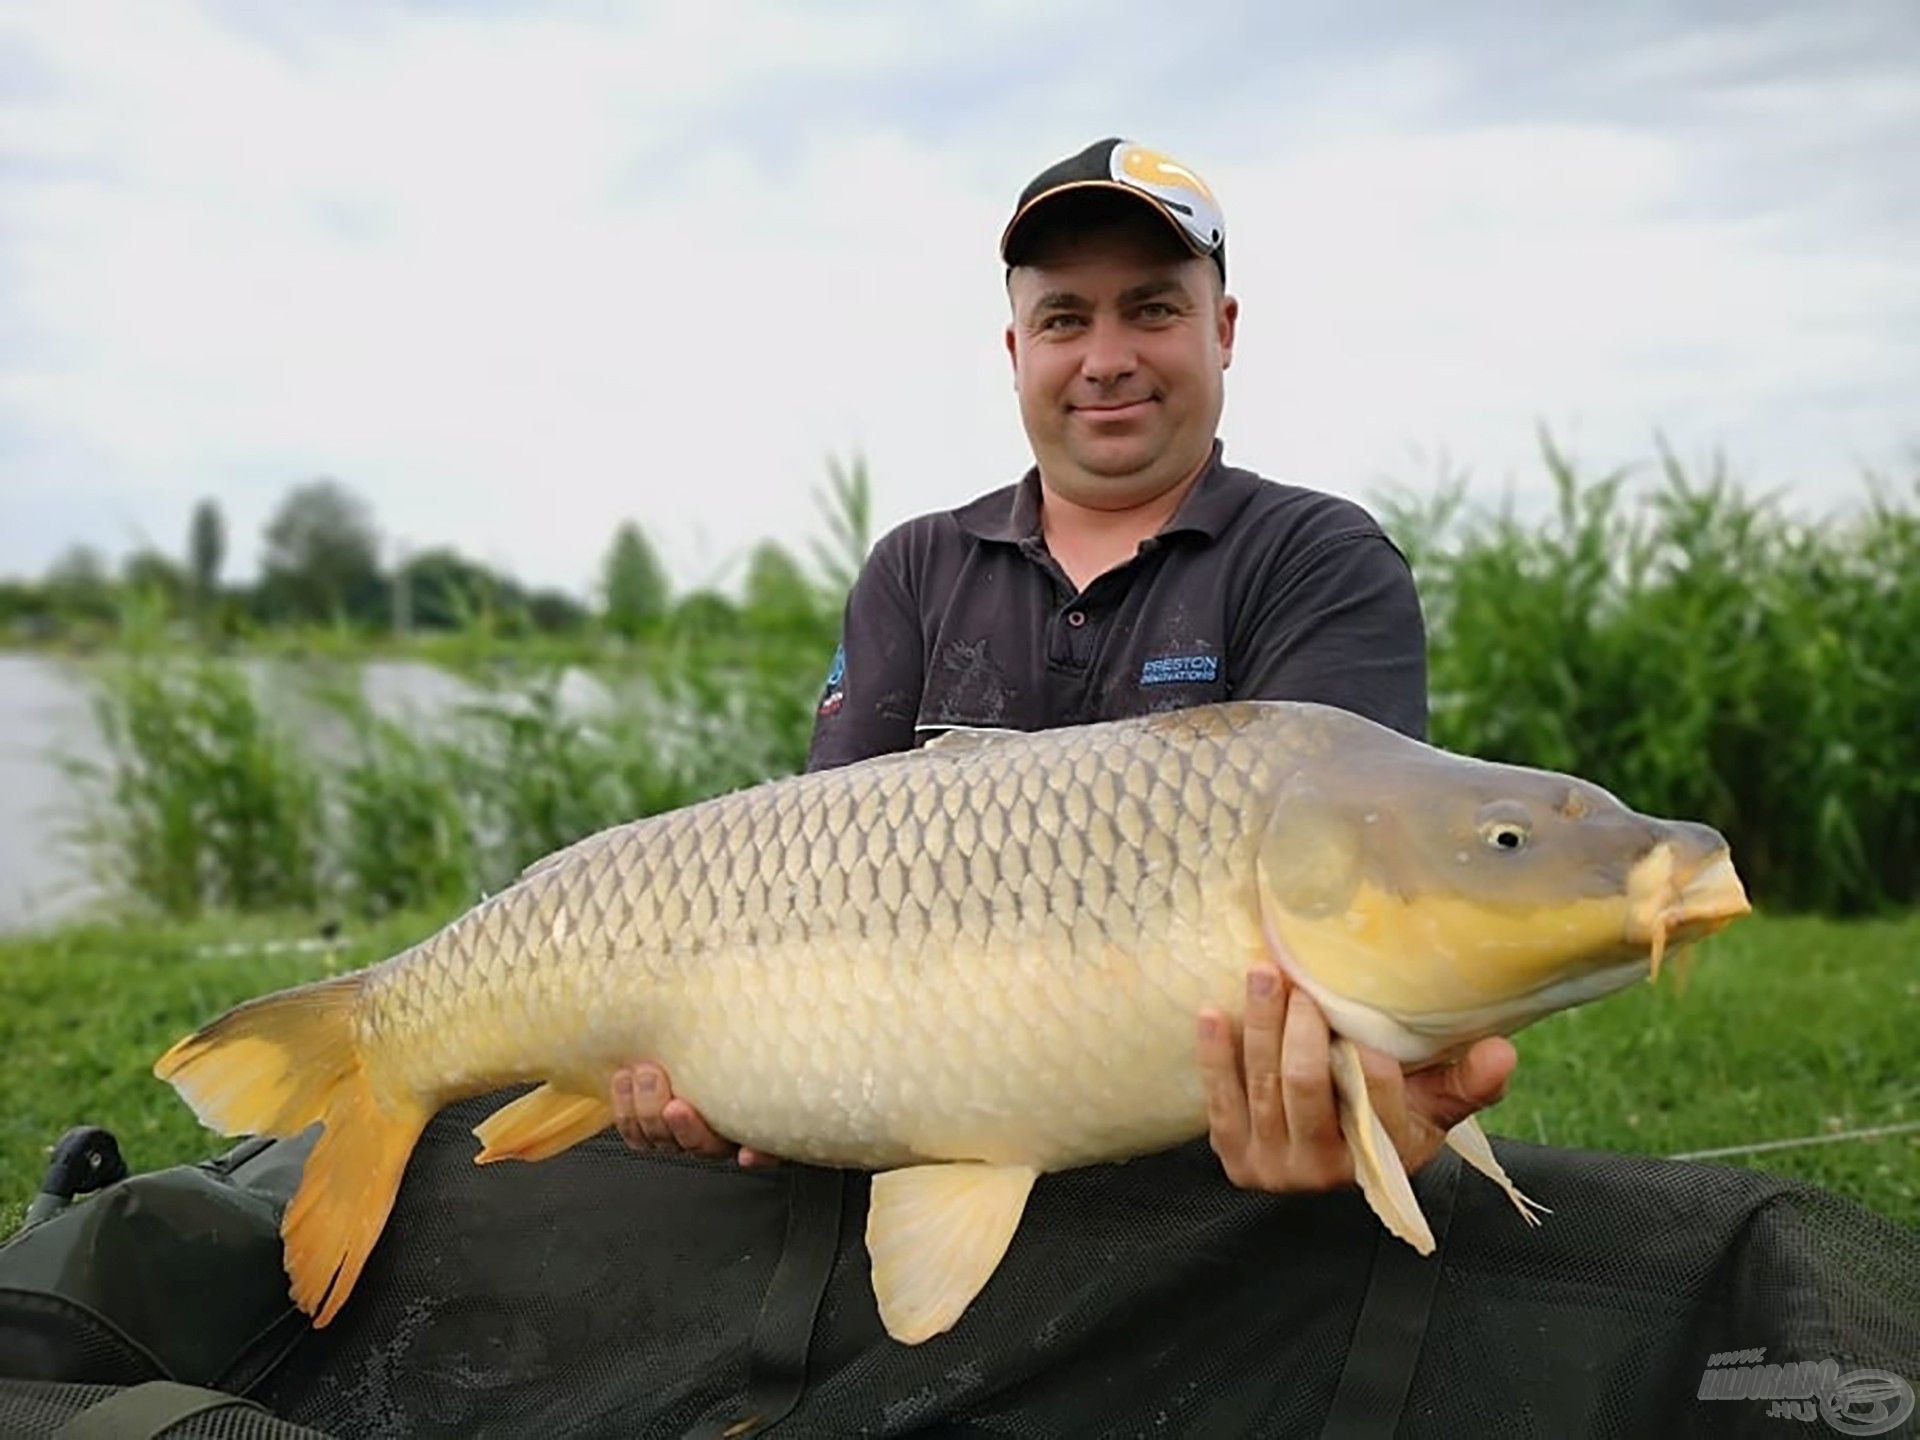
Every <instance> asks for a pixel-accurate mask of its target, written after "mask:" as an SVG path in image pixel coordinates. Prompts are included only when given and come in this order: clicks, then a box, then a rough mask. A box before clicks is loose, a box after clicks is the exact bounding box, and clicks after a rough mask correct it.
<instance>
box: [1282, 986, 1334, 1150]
mask: <svg viewBox="0 0 1920 1440" xmlns="http://www.w3.org/2000/svg"><path fill="white" fill-rule="evenodd" d="M1330 1043H1331V1042H1330V1041H1329V1039H1328V1035H1327V1022H1326V1019H1325V1018H1324V1017H1323V1016H1322V1015H1321V1014H1320V1007H1319V1006H1318V1005H1316V1004H1314V1003H1313V997H1312V996H1311V995H1309V994H1307V992H1306V991H1304V990H1302V989H1300V987H1299V986H1297V985H1296V986H1294V987H1293V988H1292V989H1290V990H1289V991H1288V992H1287V1020H1286V1025H1285V1027H1284V1029H1283V1030H1282V1032H1281V1040H1280V1045H1281V1051H1280V1054H1281V1060H1280V1066H1281V1072H1280V1095H1281V1100H1282V1102H1283V1104H1284V1105H1285V1107H1286V1112H1287V1132H1288V1134H1289V1135H1290V1136H1291V1138H1292V1140H1293V1143H1294V1144H1295V1145H1324V1144H1327V1143H1328V1142H1330V1141H1333V1140H1337V1139H1338V1138H1339V1128H1340V1127H1339V1120H1338V1118H1337V1116H1336V1114H1335V1111H1334V1108H1333V1070H1332V1065H1333V1061H1332V1058H1331V1056H1330V1055H1329V1046H1330Z"/></svg>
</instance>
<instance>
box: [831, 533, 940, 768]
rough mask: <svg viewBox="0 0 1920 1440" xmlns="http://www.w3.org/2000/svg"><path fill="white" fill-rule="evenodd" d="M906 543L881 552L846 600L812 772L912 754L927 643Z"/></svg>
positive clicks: (892, 543) (884, 545)
mask: <svg viewBox="0 0 1920 1440" xmlns="http://www.w3.org/2000/svg"><path fill="white" fill-rule="evenodd" d="M899 538H900V536H899V532H897V531H896V532H895V533H894V534H893V535H889V536H887V537H885V538H884V539H882V540H881V541H880V543H879V544H878V545H876V546H874V548H873V551H872V553H871V554H870V555H868V557H867V562H866V564H865V565H863V566H861V568H860V575H859V578H858V579H856V580H855V581H854V583H853V589H852V590H851V591H850V592H849V593H848V595H847V608H846V613H845V616H844V617H843V619H842V621H841V626H840V645H839V648H838V649H836V650H835V651H834V654H833V660H832V663H831V664H830V665H829V667H828V671H827V677H826V682H825V684H824V685H823V686H822V688H821V692H820V702H819V706H818V708H817V710H816V712H815V714H814V720H813V742H812V744H811V745H809V746H808V749H807V769H809V770H828V769H832V768H833V767H834V766H836V765H850V764H852V763H853V762H854V761H856V760H865V759H868V758H869V757H871V756H874V755H886V754H891V753H892V752H894V751H897V750H911V749H912V748H913V726H914V721H915V718H916V717H917V716H918V715H919V713H920V692H921V687H922V685H923V684H924V680H923V667H922V650H923V648H924V642H923V640H922V637H921V633H920V613H919V609H918V607H917V606H915V604H914V602H913V597H912V594H911V593H910V591H909V589H908V586H907V580H906V574H905V569H904V566H903V565H902V564H901V563H900V560H899V550H900V548H901V547H900V545H899V543H898V542H899Z"/></svg>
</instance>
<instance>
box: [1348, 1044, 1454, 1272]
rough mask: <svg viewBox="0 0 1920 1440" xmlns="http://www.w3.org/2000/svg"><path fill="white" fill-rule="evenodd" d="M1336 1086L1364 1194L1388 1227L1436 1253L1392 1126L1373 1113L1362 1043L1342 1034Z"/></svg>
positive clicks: (1420, 1248) (1419, 1247) (1423, 1249)
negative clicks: (1391, 1135) (1361, 1054)
mask: <svg viewBox="0 0 1920 1440" xmlns="http://www.w3.org/2000/svg"><path fill="white" fill-rule="evenodd" d="M1333 1086H1334V1090H1335V1092H1336V1093H1337V1094H1338V1095H1339V1097H1340V1128H1341V1130H1342V1131H1343V1132H1344V1133H1345V1135H1346V1137H1347V1148H1348V1150H1350V1151H1352V1153H1353V1174H1354V1178H1355V1179H1357V1180H1358V1181H1359V1182H1360V1193H1361V1194H1362V1195H1364V1196H1366V1197H1367V1203H1368V1204H1369V1205H1371V1206H1372V1207H1373V1213H1374V1214H1376V1215H1378V1216H1379V1217H1380V1220H1381V1223H1383V1224H1384V1225H1385V1226H1386V1227H1387V1229H1389V1230H1391V1231H1392V1232H1393V1233H1394V1234H1395V1235H1398V1236H1399V1237H1400V1238H1401V1239H1402V1240H1404V1241H1406V1242H1407V1243H1408V1244H1409V1245H1411V1246H1413V1248H1414V1249H1416V1250H1418V1251H1419V1252H1420V1253H1421V1254H1422V1255H1431V1254H1432V1253H1433V1231H1432V1230H1431V1229H1429V1228H1428V1226H1427V1217H1426V1216H1425V1215H1422V1214H1421V1213H1420V1202H1419V1201H1418V1200H1416V1199H1415V1198H1414V1195H1413V1183H1412V1182H1411V1181H1410V1180H1408V1179H1407V1168H1406V1166H1404V1165H1402V1164H1401V1163H1400V1152H1399V1151H1398V1150H1396V1149H1394V1148H1393V1140H1392V1139H1391V1138H1390V1137H1389V1136H1388V1134H1387V1127H1386V1126H1384V1125H1382V1124H1381V1123H1380V1117H1379V1116H1378V1115H1376V1114H1375V1113H1374V1110H1373V1100H1372V1099H1371V1098H1370V1097H1369V1096H1368V1094H1367V1076H1366V1071H1365V1070H1364V1068H1363V1067H1362V1066H1361V1063H1360V1051H1359V1048H1358V1047H1357V1046H1355V1044H1354V1043H1353V1042H1352V1041H1351V1040H1347V1039H1343V1038H1340V1037H1337V1036H1336V1037H1335V1039H1334V1042H1333Z"/></svg>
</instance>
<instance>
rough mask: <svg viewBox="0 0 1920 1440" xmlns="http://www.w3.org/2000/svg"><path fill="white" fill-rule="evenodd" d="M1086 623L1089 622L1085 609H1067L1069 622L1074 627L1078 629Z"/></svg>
mask: <svg viewBox="0 0 1920 1440" xmlns="http://www.w3.org/2000/svg"><path fill="white" fill-rule="evenodd" d="M1086 623H1087V612H1086V611H1084V610H1069V611H1067V624H1069V625H1071V626H1072V627H1073V628H1074V629H1076V630H1078V629H1079V628H1080V627H1081V626H1082V625H1084V624H1086Z"/></svg>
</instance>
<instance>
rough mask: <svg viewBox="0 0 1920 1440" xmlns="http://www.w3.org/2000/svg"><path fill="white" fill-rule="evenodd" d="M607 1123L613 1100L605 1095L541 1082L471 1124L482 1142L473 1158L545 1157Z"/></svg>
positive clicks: (485, 1160)
mask: <svg viewBox="0 0 1920 1440" xmlns="http://www.w3.org/2000/svg"><path fill="white" fill-rule="evenodd" d="M612 1123H613V1105H612V1103H611V1102H610V1101H608V1100H607V1099H606V1098H605V1097H603V1096H598V1095H576V1094H574V1093H573V1092H572V1091H569V1090H557V1089H555V1088H554V1087H553V1086H552V1085H551V1084H547V1085H542V1086H540V1087H539V1089H537V1090H530V1091H528V1092H527V1093H526V1094H525V1095H522V1096H521V1097H520V1098H519V1099H518V1100H510V1101H508V1102H507V1103H506V1104H505V1105H502V1106H501V1107H500V1108H499V1109H498V1110H496V1111H494V1112H493V1113H492V1114H491V1115H489V1116H488V1117H487V1118H486V1119H484V1120H482V1121H481V1122H480V1123H479V1124H478V1125H476V1126H474V1127H473V1133H474V1134H475V1135H476V1136H477V1137H479V1140H480V1144H481V1145H482V1147H484V1148H482V1150H481V1151H480V1153H479V1154H478V1155H476V1156H474V1157H473V1163H474V1164H476V1165H491V1164H492V1163H493V1162H494V1161H496V1160H547V1159H551V1158H552V1157H553V1156H555V1155H558V1154H559V1153H560V1152H561V1151H562V1150H568V1149H571V1148H572V1147H573V1146H575V1145H578V1144H579V1143H580V1142H581V1141H582V1140H585V1139H586V1138H587V1137H588V1136H590V1135H597V1134H599V1133H600V1132H601V1131H602V1130H604V1129H606V1128H607V1126H609V1125H611V1124H612Z"/></svg>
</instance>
